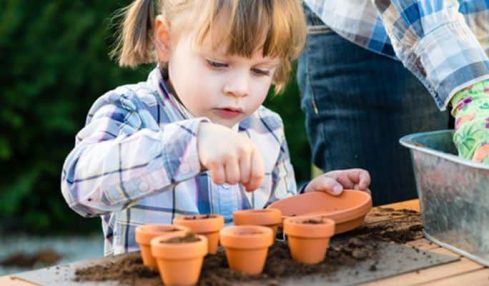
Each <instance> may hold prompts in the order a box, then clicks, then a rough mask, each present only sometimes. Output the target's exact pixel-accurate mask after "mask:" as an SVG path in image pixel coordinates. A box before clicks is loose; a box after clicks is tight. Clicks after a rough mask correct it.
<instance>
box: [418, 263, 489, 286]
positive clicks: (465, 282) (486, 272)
mask: <svg viewBox="0 0 489 286" xmlns="http://www.w3.org/2000/svg"><path fill="white" fill-rule="evenodd" d="M473 263H475V262H473ZM481 267H482V266H481ZM422 285H430V286H460V285H462V286H487V285H489V269H487V268H483V269H480V270H475V271H470V272H468V273H464V274H460V275H455V276H453V275H450V276H447V277H445V278H442V279H439V280H437V281H433V282H429V283H425V284H422Z"/></svg>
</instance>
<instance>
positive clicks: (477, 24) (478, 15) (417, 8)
mask: <svg viewBox="0 0 489 286" xmlns="http://www.w3.org/2000/svg"><path fill="white" fill-rule="evenodd" d="M304 2H305V3H306V4H307V5H308V6H309V7H310V8H311V10H312V11H314V12H315V13H316V14H317V15H318V16H319V17H320V18H321V20H322V21H323V22H324V23H325V24H326V25H327V26H329V27H330V28H331V29H332V30H333V31H335V32H336V33H338V34H339V35H341V36H342V37H344V38H346V39H348V40H350V41H352V42H354V43H356V44H358V45H360V46H362V47H365V48H367V49H369V50H371V51H374V52H377V53H380V54H383V55H386V56H389V57H393V58H397V59H400V60H401V61H402V62H403V64H404V65H405V66H406V67H407V68H408V69H409V70H410V71H411V72H412V73H413V74H414V75H415V76H416V77H417V78H418V79H419V80H420V81H421V82H422V83H423V84H424V85H425V86H426V88H427V89H428V91H429V92H430V93H431V94H432V95H433V97H434V99H435V101H436V103H437V105H438V107H439V108H440V109H442V110H444V109H445V108H446V106H447V104H448V103H449V100H450V98H451V97H452V96H453V95H454V94H455V93H456V92H457V91H459V90H461V89H462V88H464V87H466V86H468V85H470V84H473V83H475V82H478V81H481V80H484V79H488V78H489V59H488V57H487V55H486V53H487V54H489V0H458V1H457V0H444V1H443V0H422V1H419V0H392V1H391V0H304Z"/></svg>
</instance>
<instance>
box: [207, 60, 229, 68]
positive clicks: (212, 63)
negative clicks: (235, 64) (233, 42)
mask: <svg viewBox="0 0 489 286" xmlns="http://www.w3.org/2000/svg"><path fill="white" fill-rule="evenodd" d="M206 61H207V64H208V65H209V66H211V67H213V68H216V69H219V68H225V67H227V66H228V65H227V64H225V63H220V62H216V61H211V60H206Z"/></svg>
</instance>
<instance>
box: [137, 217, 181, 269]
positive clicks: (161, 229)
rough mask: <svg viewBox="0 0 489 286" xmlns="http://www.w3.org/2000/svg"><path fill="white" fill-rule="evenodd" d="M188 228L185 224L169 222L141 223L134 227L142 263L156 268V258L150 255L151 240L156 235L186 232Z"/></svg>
mask: <svg viewBox="0 0 489 286" xmlns="http://www.w3.org/2000/svg"><path fill="white" fill-rule="evenodd" d="M189 231H190V229H189V228H188V227H185V226H178V225H171V224H143V225H140V226H138V227H136V242H137V243H138V244H139V249H140V250H141V257H142V259H143V264H144V265H145V266H146V267H149V268H151V269H153V270H157V269H158V266H157V265H156V260H155V259H154V257H153V256H152V255H151V244H150V243H151V240H152V239H153V238H155V237H156V236H161V235H168V234H174V233H176V232H180V233H186V232H189Z"/></svg>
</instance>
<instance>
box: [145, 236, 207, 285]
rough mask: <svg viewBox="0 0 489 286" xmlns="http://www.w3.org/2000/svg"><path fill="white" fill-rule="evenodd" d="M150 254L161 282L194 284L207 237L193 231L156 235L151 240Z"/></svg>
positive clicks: (197, 276) (197, 278)
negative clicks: (156, 265)
mask: <svg viewBox="0 0 489 286" xmlns="http://www.w3.org/2000/svg"><path fill="white" fill-rule="evenodd" d="M151 254H152V255H153V256H154V258H155V259H156V262H157V263H158V270H159V271H160V276H161V280H162V281H163V284H165V285H194V284H196V283H197V281H198V280H199V276H200V271H201V269H202V263H203V261H204V256H205V255H207V238H206V237H205V236H204V235H195V234H193V233H177V234H172V235H163V236H157V237H155V238H153V239H152V240H151Z"/></svg>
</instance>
